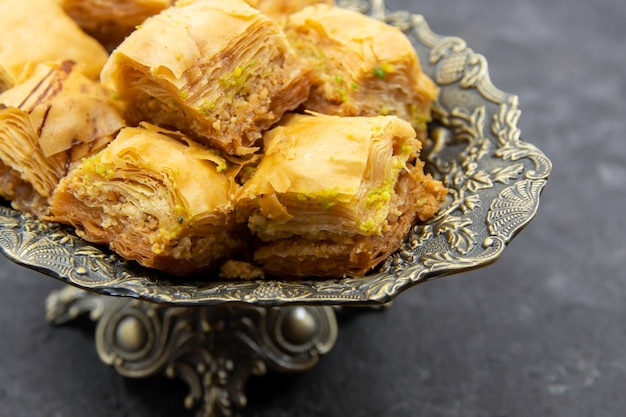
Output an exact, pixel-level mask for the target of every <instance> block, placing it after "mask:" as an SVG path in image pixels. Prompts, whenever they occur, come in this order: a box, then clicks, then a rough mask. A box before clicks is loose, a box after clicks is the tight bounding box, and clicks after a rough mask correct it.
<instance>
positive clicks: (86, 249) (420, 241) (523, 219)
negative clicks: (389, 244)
mask: <svg viewBox="0 0 626 417" xmlns="http://www.w3.org/2000/svg"><path fill="white" fill-rule="evenodd" d="M339 5H340V6H341V7H346V8H349V9H353V10H357V11H359V12H361V13H365V14H369V15H371V16H373V17H376V18H378V19H380V20H384V21H386V22H388V23H389V24H391V25H393V26H396V27H398V28H400V29H401V30H402V31H403V32H404V33H405V34H407V36H409V38H410V39H411V41H412V43H413V44H414V46H415V48H416V50H417V52H418V55H419V56H420V62H421V64H422V67H423V70H424V71H425V72H426V73H427V74H428V75H429V76H430V77H431V78H432V79H433V80H434V81H435V82H436V84H437V85H438V86H439V88H440V95H439V98H438V100H437V102H436V103H435V106H434V116H435V117H434V118H435V122H434V123H432V124H431V129H430V133H431V134H430V139H429V144H428V146H426V147H425V149H424V150H423V154H422V155H423V159H425V161H426V163H427V168H428V169H429V170H431V171H432V172H433V174H434V175H436V176H437V177H438V178H440V179H441V180H442V181H443V182H444V183H445V184H446V186H448V187H449V188H450V190H451V192H450V196H449V198H448V201H447V203H446V205H445V207H444V208H443V209H442V211H441V212H440V213H439V214H438V215H437V217H436V218H434V219H431V220H430V221H428V222H426V223H425V224H420V225H416V226H414V227H413V228H412V229H411V231H410V233H409V234H408V235H407V237H406V239H405V241H404V244H403V246H402V248H401V249H400V250H399V251H398V252H396V253H395V254H393V255H392V256H391V257H390V258H389V259H388V260H387V261H386V262H385V263H384V264H383V265H382V266H381V267H380V268H378V269H377V272H373V273H371V274H368V275H366V276H365V277H362V278H338V279H304V280H297V281H284V280H276V279H265V280H257V281H233V280H229V281H215V280H207V281H205V280H201V279H200V278H194V281H189V280H187V281H181V280H180V279H176V278H172V277H170V276H167V275H164V274H161V273H158V272H156V271H151V270H148V269H146V268H141V267H139V266H135V265H134V264H133V263H130V262H126V261H125V260H123V259H121V258H120V257H119V256H117V255H116V254H114V253H112V252H110V251H107V250H106V249H102V248H99V247H95V246H93V245H91V244H89V243H87V242H85V241H83V240H82V239H80V238H78V237H76V236H75V235H74V234H73V233H72V232H71V231H70V229H68V228H66V227H63V226H60V225H57V224H48V223H42V222H39V221H37V220H35V219H33V218H32V217H31V216H29V215H27V214H23V213H20V212H18V211H16V210H13V209H11V208H8V207H6V206H1V207H0V251H1V252H2V253H3V254H4V255H5V256H6V257H7V258H8V259H10V260H11V261H13V262H15V263H17V264H19V265H23V266H25V267H28V268H31V269H34V270H36V271H39V272H42V273H43V274H45V275H48V276H51V277H53V278H56V279H58V280H60V281H63V282H66V283H68V284H71V285H74V286H76V287H79V288H82V289H85V290H89V291H94V292H98V293H102V294H107V295H111V296H127V297H134V298H138V299H143V300H147V301H152V302H156V303H160V304H171V305H187V306H190V305H212V304H222V303H244V304H254V305H260V306H279V305H287V304H318V305H345V304H381V303H386V302H388V301H391V300H392V299H393V298H395V297H396V296H397V295H399V294H400V293H401V292H403V291H405V290H406V289H408V288H410V287H412V286H414V285H416V284H421V283H424V282H427V281H429V280H431V279H434V278H438V277H442V276H446V275H450V274H454V273H459V272H463V271H468V270H471V269H476V268H479V267H483V266H486V265H488V264H490V263H492V262H494V261H496V260H497V259H498V258H499V257H500V255H501V254H502V252H503V250H504V249H505V247H506V246H507V244H508V243H509V242H510V241H511V239H513V237H514V236H515V235H516V234H517V233H519V232H520V231H521V230H522V229H523V228H524V227H525V226H526V225H527V224H528V223H529V222H530V221H531V220H532V219H533V217H534V216H535V214H536V212H537V209H538V206H539V200H540V195H541V192H542V191H543V189H544V187H545V184H546V182H547V179H548V177H549V175H550V171H551V162H550V160H549V159H548V158H547V157H546V156H545V154H543V152H541V151H540V150H539V149H538V148H536V147H535V146H534V145H532V144H530V143H528V142H525V141H523V140H522V139H521V132H520V130H519V128H518V127H517V122H518V120H519V117H520V110H519V108H518V98H517V96H515V95H510V94H507V93H504V92H503V91H501V90H499V89H498V88H496V87H495V86H494V85H493V83H492V82H491V80H490V78H489V73H488V70H487V61H486V59H485V58H484V57H483V56H482V55H480V54H477V53H475V52H474V51H473V50H471V49H470V48H469V47H468V46H467V45H466V43H465V41H463V40H462V39H460V38H458V37H444V36H441V35H437V34H435V33H433V32H432V31H431V29H430V28H429V26H428V24H427V23H426V20H425V19H424V17H423V16H421V15H416V14H410V13H408V12H406V11H399V12H390V11H389V10H388V9H387V8H386V6H385V3H384V0H344V1H339ZM487 203H488V204H487Z"/></svg>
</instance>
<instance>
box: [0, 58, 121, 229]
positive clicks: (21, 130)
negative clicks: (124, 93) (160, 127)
mask: <svg viewBox="0 0 626 417" xmlns="http://www.w3.org/2000/svg"><path fill="white" fill-rule="evenodd" d="M110 94H111V93H110V92H109V91H108V90H106V89H104V88H103V87H102V86H101V85H99V84H96V83H95V82H94V81H92V80H90V79H88V78H86V77H85V76H83V75H82V74H81V73H79V72H78V71H77V69H76V67H75V66H74V65H73V64H72V63H71V62H68V61H66V62H64V63H62V64H59V65H53V64H41V65H39V66H37V67H36V68H35V69H34V71H33V72H32V74H31V76H30V77H29V78H27V79H26V80H24V81H23V82H22V83H19V84H17V85H15V86H14V87H13V88H10V89H8V90H6V91H5V92H3V93H2V94H0V105H2V108H0V162H1V163H2V164H3V165H4V166H6V167H8V168H11V170H10V171H8V172H11V173H12V175H17V176H18V178H19V180H20V183H21V184H22V186H20V187H19V189H20V190H22V191H21V192H16V193H14V192H12V191H11V187H8V188H6V189H4V190H3V191H2V192H0V193H1V194H2V195H3V196H4V197H5V198H9V199H11V200H13V204H14V206H15V207H20V208H21V209H22V210H24V211H27V212H29V213H31V214H33V215H35V216H37V217H40V216H42V215H43V214H44V213H45V212H46V209H45V204H44V202H45V200H46V199H47V198H48V197H49V196H50V195H51V193H52V191H53V190H54V188H55V187H56V186H57V184H58V182H59V180H60V179H61V178H62V177H63V176H64V175H65V174H66V173H67V171H68V169H69V168H70V166H71V165H72V164H73V163H75V162H76V161H78V160H80V159H81V158H83V157H85V156H88V155H90V154H92V153H94V152H97V151H98V150H100V149H101V148H103V147H104V146H105V145H106V144H107V143H108V142H109V141H110V140H111V139H112V137H113V135H114V134H116V133H117V131H118V130H119V129H120V128H121V127H122V126H123V124H124V121H123V119H122V116H121V109H120V108H119V106H118V104H117V103H115V102H114V101H113V100H111V98H110ZM8 183H9V184H11V183H13V181H9V182H8ZM26 190H28V192H26ZM34 194H37V195H38V196H39V197H37V196H35V195H34Z"/></svg>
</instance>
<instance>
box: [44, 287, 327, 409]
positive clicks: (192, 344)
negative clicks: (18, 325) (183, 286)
mask: <svg viewBox="0 0 626 417" xmlns="http://www.w3.org/2000/svg"><path fill="white" fill-rule="evenodd" d="M46 307H47V308H46V311H47V318H48V321H50V322H51V323H54V324H63V323H66V322H68V321H71V320H74V319H76V318H77V317H79V316H81V315H83V314H89V317H90V318H91V320H93V321H95V322H97V324H96V348H97V351H98V355H99V356H100V359H101V360H102V361H103V362H104V363H106V364H108V365H111V366H113V367H114V368H115V370H117V371H118V372H119V373H120V374H121V375H124V376H126V377H130V378H145V377H151V376H155V375H160V374H165V375H166V376H168V377H169V378H178V379H182V380H183V381H184V382H185V383H186V384H187V386H188V387H189V394H188V395H187V397H186V398H185V406H186V407H187V408H188V409H190V410H196V415H197V416H202V417H209V416H211V417H213V416H214V417H221V416H224V417H225V416H232V415H234V411H235V410H240V409H243V408H244V407H245V406H246V403H247V399H246V395H245V387H246V384H247V381H248V379H249V377H250V376H252V375H256V376H260V375H263V374H265V373H266V372H267V371H268V370H272V371H280V372H302V371H306V370H309V369H311V368H312V367H313V366H314V365H315V364H316V363H317V362H318V360H319V358H320V356H321V355H323V354H326V353H328V352H329V351H330V350H331V349H332V347H333V346H334V344H335V341H336V339H337V320H336V318H335V312H334V309H333V308H332V307H329V306H290V307H280V308H277V307H276V308H274V307H258V306H251V305H249V306H240V305H238V306H233V305H222V306H195V307H170V306H163V305H160V304H155V303H150V302H145V301H141V300H134V299H130V298H122V297H107V296H102V295H99V294H95V293H93V292H88V291H83V290H80V289H77V288H74V287H70V286H65V287H63V288H62V289H60V290H57V291H55V292H53V293H51V294H50V296H49V297H48V299H47V306H46Z"/></svg>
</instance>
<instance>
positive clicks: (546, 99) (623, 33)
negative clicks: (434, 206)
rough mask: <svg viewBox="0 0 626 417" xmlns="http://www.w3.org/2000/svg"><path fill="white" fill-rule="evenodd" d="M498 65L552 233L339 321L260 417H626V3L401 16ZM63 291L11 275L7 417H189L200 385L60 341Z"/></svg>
mask: <svg viewBox="0 0 626 417" xmlns="http://www.w3.org/2000/svg"><path fill="white" fill-rule="evenodd" d="M388 4H389V6H390V8H392V9H395V10H398V9H405V10H410V11H413V12H419V13H421V14H423V15H424V16H425V17H426V19H427V20H428V22H429V23H430V26H431V27H432V29H433V30H434V31H436V32H437V33H440V34H446V35H455V36H460V37H462V38H464V39H465V40H466V41H467V42H468V44H469V45H470V46H471V47H472V49H474V50H475V51H477V52H480V53H482V54H483V55H485V56H486V58H487V60H488V62H489V68H490V73H491V78H492V80H493V82H494V84H495V85H496V86H498V87H499V88H500V89H502V90H504V91H507V92H510V93H514V94H517V95H518V96H519V98H520V107H521V109H522V117H521V120H520V122H519V126H520V128H521V129H522V134H523V137H524V138H525V139H526V140H527V141H529V142H532V143H534V144H535V145H537V146H539V147H540V148H541V149H542V150H543V151H544V152H545V153H546V154H547V155H548V156H549V157H550V158H551V159H552V161H553V164H554V170H553V174H552V176H551V178H550V181H549V183H548V186H547V188H546V191H545V192H544V194H543V199H542V203H541V207H540V209H539V214H538V216H537V218H536V219H535V220H534V221H533V222H532V223H531V224H530V225H529V226H528V227H527V228H526V230H524V231H523V232H522V233H521V234H520V235H519V236H518V237H517V238H516V239H515V240H514V241H513V242H512V244H511V245H510V247H509V248H508V249H507V250H506V251H505V254H504V256H503V257H502V258H501V259H500V260H499V261H498V262H496V263H495V264H494V265H492V266H489V267H487V268H484V269H481V270H478V271H474V272H471V273H465V274H461V275H456V276H452V277H449V278H444V279H441V280H438V281H434V282H431V283H428V284H426V285H422V286H419V287H415V288H412V289H411V290H409V291H408V292H406V293H404V294H402V295H401V296H399V297H398V298H397V299H396V301H395V303H394V304H393V306H392V308H390V309H388V310H385V311H375V312H374V311H368V312H362V313H359V314H349V315H342V316H341V317H340V335H339V340H338V343H337V345H336V347H335V349H334V350H333V351H332V352H331V353H330V354H328V355H327V356H325V357H324V358H323V359H322V361H321V362H320V363H319V365H318V366H317V367H315V368H314V369H313V370H312V371H310V372H307V373H305V374H302V375H275V376H269V377H266V378H262V379H258V380H253V381H251V384H250V387H249V388H250V389H249V397H250V398H249V400H250V405H249V408H248V409H247V411H246V412H245V415H246V416H248V417H261V416H272V417H280V416H359V417H370V416H372V417H374V416H377V417H392V416H393V417H408V416H429V417H517V416H566V417H587V416H589V417H591V416H594V417H618V416H623V415H624V410H626V396H625V395H624V394H623V393H624V383H625V382H626V325H625V324H624V323H625V318H626V302H625V300H626V272H625V271H626V233H625V232H626V216H625V215H624V213H623V210H624V208H626V146H624V140H625V138H626V122H625V121H624V118H625V116H626V27H625V25H626V2H624V1H623V0H595V1H593V2H592V1H582V0H551V1H544V0H526V1H514V0H500V1H490V0H473V1H471V2H470V1H464V0H439V1H430V2H427V1H419V2H415V1H406V0H405V1H400V0H395V1H394V0H388ZM60 285H61V284H59V283H57V282H55V281H53V280H52V279H49V278H47V277H45V276H43V275H39V274H37V273H34V272H31V271H29V270H26V269H24V268H21V267H17V266H15V265H13V264H11V263H9V262H8V261H6V260H4V259H0V417H21V416H24V417H25V416H41V417H61V416H62V417H75V416H81V417H82V416H92V417H99V416H103V417H104V416H106V417H110V416H133V417H143V416H146V417H147V416H151V417H152V416H185V415H188V414H185V411H184V408H183V406H182V401H183V398H184V395H185V394H186V389H185V386H184V385H182V383H178V382H177V381H169V380H166V379H149V380H130V379H125V378H122V377H121V376H119V375H118V374H116V373H115V371H114V370H113V369H111V368H109V367H106V366H104V365H102V364H101V363H100V362H99V359H98V357H97V354H96V352H95V347H94V345H93V331H92V330H93V329H92V327H91V326H90V325H89V324H88V323H82V324H77V325H72V326H65V327H58V328H53V327H50V326H48V325H47V324H46V322H45V320H44V299H45V297H46V295H47V293H48V292H49V291H50V290H52V289H54V288H59V286H60Z"/></svg>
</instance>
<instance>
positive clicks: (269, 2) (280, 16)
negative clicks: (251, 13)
mask: <svg viewBox="0 0 626 417" xmlns="http://www.w3.org/2000/svg"><path fill="white" fill-rule="evenodd" d="M245 2H246V3H248V4H249V5H250V6H252V7H254V8H256V9H259V10H260V11H261V12H262V13H263V14H266V15H268V16H269V17H271V18H272V19H274V20H275V21H277V22H279V23H281V24H284V23H285V21H286V20H287V18H288V17H289V15H290V14H293V13H295V12H298V11H300V10H302V9H304V8H305V7H307V6H311V5H313V4H318V3H323V4H330V5H334V4H335V2H334V0H245Z"/></svg>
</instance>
